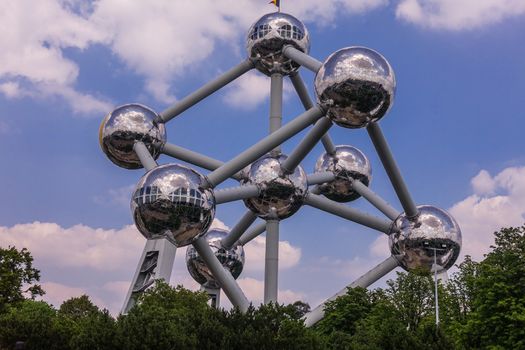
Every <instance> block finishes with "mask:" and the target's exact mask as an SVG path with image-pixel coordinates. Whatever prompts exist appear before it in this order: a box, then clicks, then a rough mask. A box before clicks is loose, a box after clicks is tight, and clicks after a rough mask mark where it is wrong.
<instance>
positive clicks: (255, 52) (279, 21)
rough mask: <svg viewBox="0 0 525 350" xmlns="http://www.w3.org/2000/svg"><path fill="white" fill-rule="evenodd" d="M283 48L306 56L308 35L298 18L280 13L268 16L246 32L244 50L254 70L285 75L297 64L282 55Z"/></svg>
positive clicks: (308, 49) (296, 67)
mask: <svg viewBox="0 0 525 350" xmlns="http://www.w3.org/2000/svg"><path fill="white" fill-rule="evenodd" d="M286 45H292V46H294V47H295V48H296V49H298V50H300V51H302V52H304V53H308V52H309V51H310V36H309V35H308V31H307V30H306V27H305V26H304V24H303V23H302V22H301V21H299V20H298V19H297V18H295V17H293V16H291V15H289V14H286V13H282V12H275V13H269V14H266V15H264V16H262V17H261V18H260V19H259V20H258V21H257V22H255V23H254V24H253V25H252V26H251V28H250V31H249V32H248V38H247V40H246V49H247V51H248V55H249V57H250V58H252V59H254V62H255V67H256V68H257V69H258V70H259V71H261V72H262V73H264V74H266V75H271V74H272V73H281V74H284V75H288V74H290V73H292V72H295V71H296V70H297V69H299V67H300V66H299V65H298V64H297V63H295V62H294V61H292V60H291V59H289V58H287V57H285V56H284V55H283V53H282V50H283V48H284V47H285V46H286Z"/></svg>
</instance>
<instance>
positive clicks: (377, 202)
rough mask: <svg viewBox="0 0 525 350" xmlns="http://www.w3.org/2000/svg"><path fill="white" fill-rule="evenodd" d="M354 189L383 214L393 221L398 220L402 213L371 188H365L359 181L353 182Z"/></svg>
mask: <svg viewBox="0 0 525 350" xmlns="http://www.w3.org/2000/svg"><path fill="white" fill-rule="evenodd" d="M352 189H353V190H354V191H356V192H357V193H359V194H360V195H361V196H363V198H365V199H366V200H368V201H369V202H370V203H371V204H372V205H373V206H374V207H376V208H377V209H379V211H381V212H382V213H383V214H385V215H386V216H387V217H388V218H389V219H391V220H392V221H394V220H396V219H397V217H398V216H399V214H401V213H400V212H398V211H397V210H395V209H394V208H392V207H391V206H390V204H388V203H387V202H386V201H385V200H384V199H383V198H381V197H379V196H378V195H377V194H375V193H374V192H373V191H372V190H371V189H370V188H368V187H367V186H365V185H364V184H363V183H362V182H361V181H359V180H353V181H352Z"/></svg>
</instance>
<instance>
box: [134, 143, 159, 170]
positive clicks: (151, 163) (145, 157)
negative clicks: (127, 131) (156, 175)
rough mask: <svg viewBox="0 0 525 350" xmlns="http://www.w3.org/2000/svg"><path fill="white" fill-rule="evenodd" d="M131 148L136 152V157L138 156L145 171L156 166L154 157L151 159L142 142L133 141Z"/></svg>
mask: <svg viewBox="0 0 525 350" xmlns="http://www.w3.org/2000/svg"><path fill="white" fill-rule="evenodd" d="M133 150H134V151H135V153H136V154H137V157H139V160H140V162H141V163H142V166H143V167H144V169H146V171H150V170H151V169H153V168H155V167H157V162H156V161H155V159H153V157H152V155H151V153H149V151H148V148H147V147H146V145H145V144H144V143H142V142H140V141H138V142H135V144H134V145H133Z"/></svg>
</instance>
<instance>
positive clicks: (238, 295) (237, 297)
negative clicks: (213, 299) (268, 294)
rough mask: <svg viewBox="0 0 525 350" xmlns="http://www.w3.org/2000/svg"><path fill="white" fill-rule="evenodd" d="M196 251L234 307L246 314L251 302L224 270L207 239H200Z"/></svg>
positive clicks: (194, 244) (195, 244)
mask: <svg viewBox="0 0 525 350" xmlns="http://www.w3.org/2000/svg"><path fill="white" fill-rule="evenodd" d="M193 246H194V247H195V250H196V251H197V253H199V255H200V256H201V258H202V260H204V262H205V263H206V266H208V268H209V269H210V271H211V273H212V274H213V277H215V278H216V279H217V281H218V282H219V285H220V286H221V288H222V289H223V290H224V293H225V294H226V296H227V297H228V299H230V301H231V303H232V304H233V305H234V306H237V307H238V308H239V310H241V311H242V312H246V311H247V310H248V307H249V306H250V302H249V301H248V299H246V296H245V295H244V293H243V292H242V290H241V288H240V287H239V285H238V284H237V282H235V279H234V278H233V276H232V275H231V273H229V272H228V271H226V269H224V267H223V266H222V264H221V263H220V262H219V260H218V259H217V257H216V256H215V254H214V253H213V251H212V250H211V248H210V246H208V242H207V241H206V239H205V238H199V239H198V240H196V241H195V242H194V243H193Z"/></svg>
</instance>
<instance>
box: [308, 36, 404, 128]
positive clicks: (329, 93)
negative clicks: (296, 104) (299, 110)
mask: <svg viewBox="0 0 525 350" xmlns="http://www.w3.org/2000/svg"><path fill="white" fill-rule="evenodd" d="M314 84H315V92H316V95H317V101H318V102H319V104H320V105H321V106H323V107H324V108H325V109H326V110H327V115H328V116H329V117H330V118H332V119H333V121H334V123H336V124H337V125H339V126H342V127H345V128H361V127H365V126H366V125H367V124H368V123H370V122H373V121H377V120H379V119H381V118H382V117H383V116H384V115H385V114H386V113H387V112H388V110H389V109H390V107H391V106H392V103H393V102H394V93H395V86H396V80H395V76H394V71H393V70H392V67H391V66H390V64H389V63H388V61H387V60H386V59H385V58H384V57H383V56H381V54H379V53H377V52H376V51H374V50H371V49H368V48H365V47H358V46H354V47H347V48H344V49H341V50H339V51H336V52H335V53H333V54H332V55H330V56H329V57H328V58H327V59H326V61H325V62H324V63H323V66H322V67H321V69H320V70H319V72H318V73H317V75H316V77H315V83H314Z"/></svg>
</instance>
